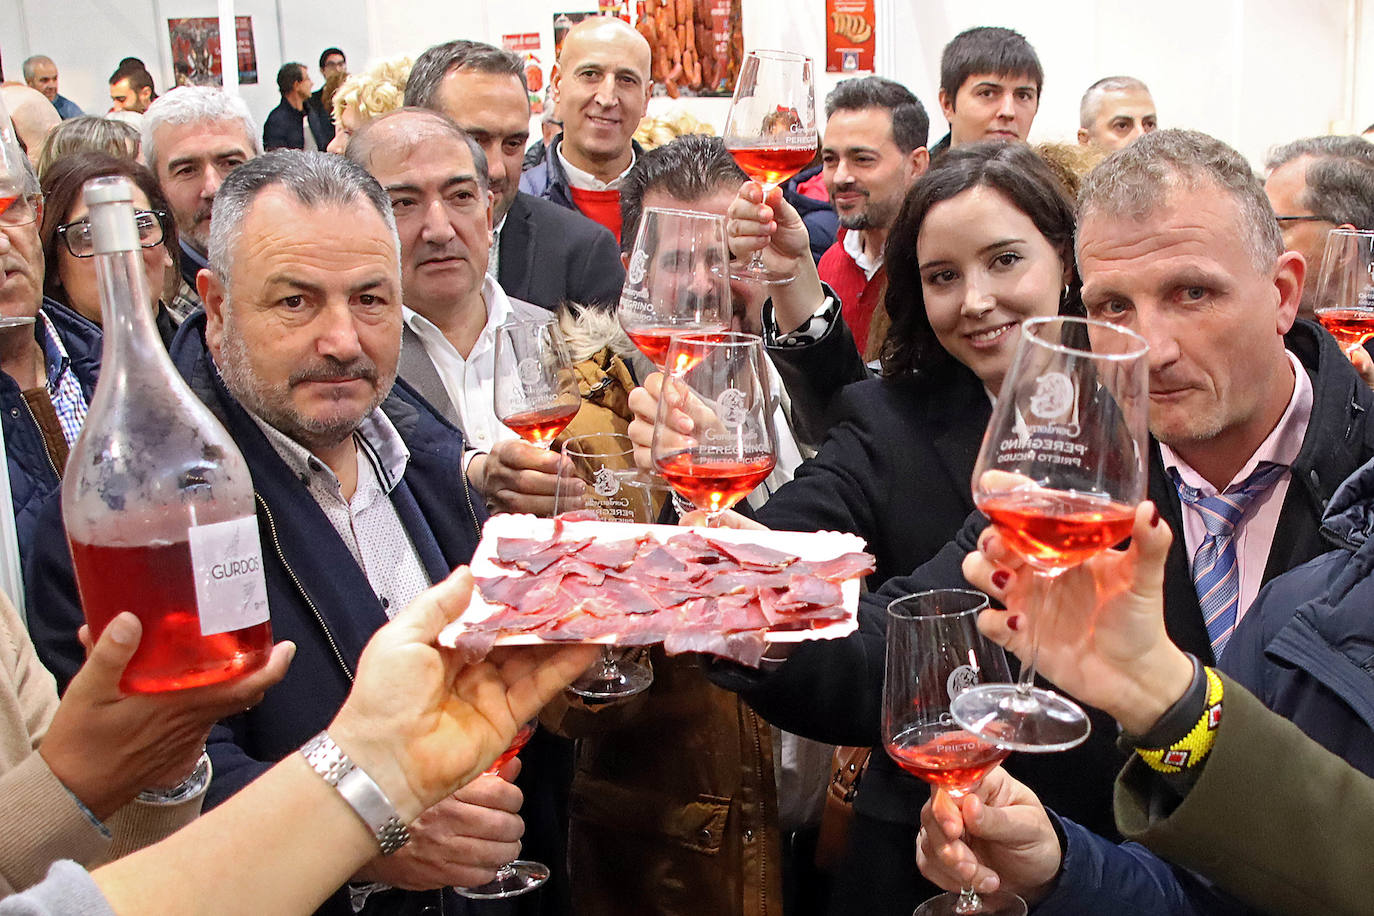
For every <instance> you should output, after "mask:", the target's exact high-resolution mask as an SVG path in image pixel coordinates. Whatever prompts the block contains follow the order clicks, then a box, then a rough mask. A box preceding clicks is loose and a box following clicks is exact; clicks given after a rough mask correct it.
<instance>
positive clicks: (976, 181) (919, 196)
mask: <svg viewBox="0 0 1374 916" xmlns="http://www.w3.org/2000/svg"><path fill="white" fill-rule="evenodd" d="M979 187H986V188H994V189H995V190H997V191H999V192H1001V193H1002V194H1003V195H1005V196H1006V198H1007V199H1008V200H1010V201H1011V202H1012V203H1013V204H1014V205H1015V206H1016V208H1017V209H1018V210H1020V211H1021V212H1022V213H1024V214H1026V216H1028V217H1030V220H1031V222H1033V223H1034V224H1035V228H1037V229H1039V230H1040V234H1041V235H1043V236H1044V237H1045V239H1046V241H1048V242H1049V243H1050V244H1051V245H1052V246H1053V247H1054V250H1055V251H1057V252H1058V253H1059V257H1060V260H1062V261H1063V263H1064V266H1065V267H1066V268H1069V269H1070V270H1073V264H1074V259H1073V232H1074V208H1073V204H1071V203H1070V202H1069V199H1068V198H1067V197H1066V196H1065V194H1064V189H1063V186H1062V185H1061V184H1060V182H1059V179H1058V178H1056V177H1055V175H1054V172H1052V171H1051V170H1050V168H1049V166H1047V165H1046V164H1045V162H1044V160H1042V159H1041V158H1040V157H1039V156H1037V155H1036V154H1035V153H1034V152H1032V151H1031V148H1030V147H1028V146H1026V145H1025V144H1024V143H1019V142H1014V141H1005V140H989V141H986V142H982V143H973V144H969V145H968V146H960V147H958V148H955V149H951V150H948V151H947V152H945V153H944V154H943V155H942V156H940V158H939V159H938V160H936V162H935V164H934V165H933V166H931V169H930V171H929V172H927V173H926V174H925V175H923V176H921V178H920V179H918V180H917V181H916V183H915V184H914V185H912V186H911V190H910V191H908V192H907V195H906V200H905V201H903V202H902V209H901V212H899V213H898V214H897V219H896V220H895V221H894V222H893V224H892V230H891V231H890V232H889V233H888V236H887V247H886V248H885V249H884V251H883V262H884V264H886V265H887V291H886V292H885V293H884V295H883V308H884V309H885V310H886V311H887V317H888V319H889V320H890V322H891V324H890V325H889V327H888V329H887V336H886V337H885V338H884V340H883V345H882V350H881V352H880V354H879V355H880V358H881V360H882V365H883V375H884V376H886V377H888V378H895V377H898V376H903V375H917V376H921V377H923V378H929V379H936V378H943V377H947V376H948V375H949V374H951V373H953V372H955V371H957V370H958V367H959V365H960V363H959V362H958V361H957V360H956V359H955V358H954V357H952V356H950V355H949V353H948V352H947V351H946V350H945V348H944V347H942V346H941V345H940V342H939V340H937V339H936V337H935V331H934V330H933V329H932V328H931V326H930V318H929V316H927V315H926V303H925V296H924V295H923V293H922V291H921V272H920V269H919V268H918V266H917V261H916V237H917V235H918V234H919V233H920V231H921V223H922V222H924V220H925V218H926V214H928V213H929V212H930V210H931V208H932V207H934V206H935V205H936V204H938V203H942V202H944V201H946V200H949V199H950V198H952V197H955V196H957V195H959V194H962V193H963V192H965V191H967V190H969V189H971V188H979ZM1080 288H1081V283H1080V282H1079V280H1078V274H1077V272H1076V271H1074V272H1073V280H1072V282H1071V283H1070V284H1069V289H1068V292H1067V293H1066V294H1065V295H1064V296H1062V297H1061V299H1060V302H1059V311H1060V314H1070V315H1081V314H1083V301H1082V299H1081V298H1080V296H1079V291H1080Z"/></svg>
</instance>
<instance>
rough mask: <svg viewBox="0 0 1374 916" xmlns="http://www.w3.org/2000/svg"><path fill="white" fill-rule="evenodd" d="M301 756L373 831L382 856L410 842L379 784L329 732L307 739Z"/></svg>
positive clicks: (408, 834)
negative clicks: (352, 758) (349, 755)
mask: <svg viewBox="0 0 1374 916" xmlns="http://www.w3.org/2000/svg"><path fill="white" fill-rule="evenodd" d="M301 756H302V757H304V758H305V762H306V763H308V764H310V768H311V769H313V770H314V771H315V772H316V773H319V774H320V776H321V777H322V778H323V779H324V781H325V782H327V783H329V784H330V785H331V786H333V787H334V788H335V789H336V790H338V793H339V794H340V795H342V796H343V799H344V801H346V802H348V806H349V807H350V808H352V809H353V813H354V814H356V815H358V817H359V818H360V819H361V820H362V822H363V823H364V824H366V825H367V829H368V830H371V831H372V836H373V837H374V838H375V839H376V840H377V845H378V846H379V847H381V850H382V855H384V856H389V855H391V854H392V853H393V852H395V851H396V850H398V849H400V848H401V847H402V846H404V845H405V844H406V843H408V842H410V831H408V830H407V829H406V825H405V824H403V823H401V819H400V817H399V816H398V815H397V814H396V808H395V806H394V805H392V804H391V800H390V799H389V798H387V797H386V793H385V792H383V791H382V787H381V786H379V785H377V783H376V782H374V781H373V779H372V777H371V776H368V775H367V774H366V773H364V772H363V771H362V770H361V769H360V768H359V767H358V765H357V764H355V763H354V762H353V761H352V760H350V759H349V757H348V755H347V754H345V753H344V752H343V748H341V747H339V746H338V745H337V744H335V743H334V739H333V738H331V737H329V733H328V732H320V733H319V734H318V735H316V736H315V737H313V738H311V739H310V740H309V741H307V742H306V743H305V746H304V747H302V748H301Z"/></svg>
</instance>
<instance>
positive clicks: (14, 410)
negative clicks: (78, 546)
mask: <svg viewBox="0 0 1374 916" xmlns="http://www.w3.org/2000/svg"><path fill="white" fill-rule="evenodd" d="M43 314H45V315H47V316H48V318H49V319H50V320H51V321H52V324H53V327H54V328H56V329H57V336H58V337H60V338H61V339H62V346H64V347H66V349H67V358H68V359H70V360H71V370H72V372H74V373H75V374H76V379H77V381H78V382H80V383H81V391H82V393H83V394H85V395H86V401H87V403H89V402H90V400H91V395H93V394H94V393H95V383H96V380H97V379H98V378H99V376H100V348H101V343H102V338H101V334H100V328H99V327H97V326H96V325H94V324H92V323H91V322H90V321H87V320H86V319H85V318H82V317H81V316H80V315H78V314H77V313H76V312H74V311H72V310H71V309H68V308H64V307H63V306H61V305H59V304H58V303H56V302H53V301H52V300H50V299H44V300H43ZM42 332H43V328H42V322H35V324H34V333H35V334H36V335H37V334H41V333H42ZM0 409H3V410H4V414H3V415H0V423H3V428H4V431H5V460H6V461H7V462H8V463H9V472H10V497H11V503H12V504H13V506H14V522H15V527H16V528H17V529H18V532H19V556H20V560H21V561H22V562H27V561H28V555H29V552H30V547H31V545H32V543H33V539H34V536H35V530H36V528H37V526H38V515H39V512H40V511H41V510H42V508H43V504H44V503H45V502H47V501H48V498H49V497H50V496H52V495H53V494H54V493H56V492H58V490H59V489H60V488H61V484H62V478H61V475H59V474H58V472H57V468H56V467H54V466H53V463H52V458H50V457H49V456H48V446H47V443H46V442H44V441H43V431H42V430H41V429H39V428H38V421H37V420H35V419H34V416H33V411H31V410H30V409H29V405H28V403H27V402H26V401H25V400H24V395H23V392H22V391H21V389H20V388H19V385H18V384H17V383H16V382H15V381H14V379H12V378H10V377H9V376H8V375H5V374H4V373H0ZM63 549H64V550H65V549H66V547H65V544H64V546H63Z"/></svg>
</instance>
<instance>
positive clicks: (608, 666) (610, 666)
mask: <svg viewBox="0 0 1374 916" xmlns="http://www.w3.org/2000/svg"><path fill="white" fill-rule="evenodd" d="M601 677H602V678H604V679H605V680H608V681H611V680H617V679H619V677H620V665H619V664H617V662H616V659H615V646H602V647H601Z"/></svg>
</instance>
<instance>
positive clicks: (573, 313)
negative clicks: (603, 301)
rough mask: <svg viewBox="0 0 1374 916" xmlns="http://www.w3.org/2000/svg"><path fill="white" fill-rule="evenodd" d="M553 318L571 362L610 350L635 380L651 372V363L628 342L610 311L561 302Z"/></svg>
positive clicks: (652, 366) (580, 360)
mask: <svg viewBox="0 0 1374 916" xmlns="http://www.w3.org/2000/svg"><path fill="white" fill-rule="evenodd" d="M557 315H558V329H559V331H560V332H562V334H563V341H564V343H566V344H567V345H568V351H569V353H570V355H571V356H572V359H573V362H575V363H577V362H582V361H583V360H585V359H590V358H592V357H593V356H595V355H596V354H597V353H599V352H601V351H602V350H603V349H605V348H606V347H610V348H611V352H613V353H614V354H615V355H616V356H619V357H620V358H621V359H623V360H624V361H625V362H626V363H629V364H630V368H631V369H632V370H633V371H634V374H635V378H640V379H642V378H646V377H647V376H648V375H649V373H651V372H653V371H655V369H654V365H653V363H651V362H649V360H648V359H646V358H645V357H644V355H643V354H642V353H640V352H639V350H638V348H636V347H635V345H634V344H633V343H631V342H630V338H629V337H628V336H626V334H625V330H624V328H622V327H621V326H620V321H619V320H618V319H617V318H616V316H615V312H614V311H613V310H610V309H604V308H597V307H595V306H584V305H577V304H576V303H572V302H564V303H561V304H559V306H558V309H557Z"/></svg>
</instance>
